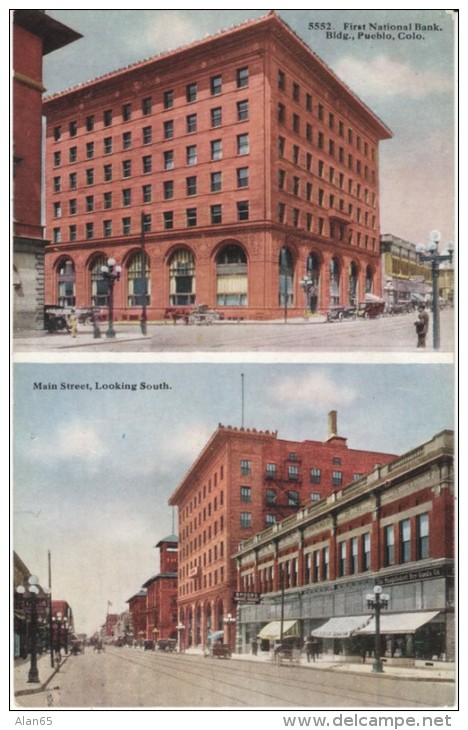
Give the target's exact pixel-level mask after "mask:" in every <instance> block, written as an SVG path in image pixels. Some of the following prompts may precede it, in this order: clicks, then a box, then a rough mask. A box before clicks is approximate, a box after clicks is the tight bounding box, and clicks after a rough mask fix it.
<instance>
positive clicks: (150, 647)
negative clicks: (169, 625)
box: [143, 639, 154, 651]
mask: <svg viewBox="0 0 468 730" xmlns="http://www.w3.org/2000/svg"><path fill="white" fill-rule="evenodd" d="M143 649H144V650H145V651H154V641H151V639H147V640H146V641H145V642H144V643H143Z"/></svg>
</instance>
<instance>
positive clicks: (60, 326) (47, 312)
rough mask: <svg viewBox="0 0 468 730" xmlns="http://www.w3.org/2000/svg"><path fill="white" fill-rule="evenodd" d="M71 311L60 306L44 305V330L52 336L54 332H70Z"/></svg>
mask: <svg viewBox="0 0 468 730" xmlns="http://www.w3.org/2000/svg"><path fill="white" fill-rule="evenodd" d="M70 312H71V310H70V309H66V308H65V307H62V306H60V305H59V304H46V305H44V329H45V330H47V332H49V334H52V333H53V332H61V331H63V330H65V331H66V332H68V331H69V327H68V315H69V314H70Z"/></svg>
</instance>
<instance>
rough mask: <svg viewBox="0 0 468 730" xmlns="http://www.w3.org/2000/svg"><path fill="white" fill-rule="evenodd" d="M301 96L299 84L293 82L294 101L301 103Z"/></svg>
mask: <svg viewBox="0 0 468 730" xmlns="http://www.w3.org/2000/svg"><path fill="white" fill-rule="evenodd" d="M300 94H301V91H300V86H299V84H297V83H296V82H295V81H293V87H292V96H293V99H294V101H299V99H300Z"/></svg>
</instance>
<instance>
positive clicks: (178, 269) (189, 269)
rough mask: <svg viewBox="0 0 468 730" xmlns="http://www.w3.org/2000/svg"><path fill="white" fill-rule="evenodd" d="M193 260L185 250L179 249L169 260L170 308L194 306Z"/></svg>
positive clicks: (190, 254)
mask: <svg viewBox="0 0 468 730" xmlns="http://www.w3.org/2000/svg"><path fill="white" fill-rule="evenodd" d="M195 292H196V288H195V259H194V256H193V253H192V252H191V251H189V250H188V249H186V248H179V249H177V251H175V252H174V253H173V254H172V256H171V258H170V260H169V299H170V304H171V306H186V305H190V304H195V298H196V294H195Z"/></svg>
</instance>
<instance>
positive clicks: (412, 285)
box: [380, 233, 432, 311]
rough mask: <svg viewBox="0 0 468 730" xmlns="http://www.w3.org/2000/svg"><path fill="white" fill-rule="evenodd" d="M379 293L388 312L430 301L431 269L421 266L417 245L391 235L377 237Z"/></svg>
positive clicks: (385, 234) (425, 265) (424, 265)
mask: <svg viewBox="0 0 468 730" xmlns="http://www.w3.org/2000/svg"><path fill="white" fill-rule="evenodd" d="M380 251H381V254H382V292H383V297H384V299H385V303H386V305H387V309H388V310H389V311H392V310H393V309H398V308H401V307H403V308H406V309H411V308H412V307H413V306H417V305H418V304H420V303H422V302H429V301H430V300H431V298H432V273H431V268H430V266H427V264H420V263H419V262H418V257H417V254H416V245H415V244H414V243H410V242H409V241H405V240H403V239H402V238H398V236H393V235H392V234H391V233H384V234H383V235H382V236H381V237H380Z"/></svg>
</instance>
